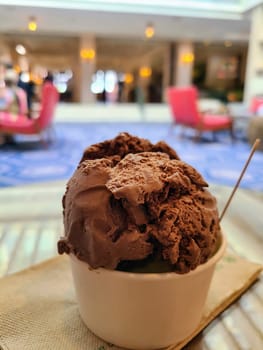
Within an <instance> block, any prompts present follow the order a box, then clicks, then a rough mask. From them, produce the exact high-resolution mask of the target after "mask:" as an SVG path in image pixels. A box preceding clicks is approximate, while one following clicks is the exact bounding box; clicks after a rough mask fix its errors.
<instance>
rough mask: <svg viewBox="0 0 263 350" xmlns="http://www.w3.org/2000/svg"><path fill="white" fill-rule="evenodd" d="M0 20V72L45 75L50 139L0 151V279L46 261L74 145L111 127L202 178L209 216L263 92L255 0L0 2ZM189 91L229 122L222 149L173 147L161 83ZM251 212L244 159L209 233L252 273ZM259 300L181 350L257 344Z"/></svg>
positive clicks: (262, 46) (189, 137) (262, 44)
mask: <svg viewBox="0 0 263 350" xmlns="http://www.w3.org/2000/svg"><path fill="white" fill-rule="evenodd" d="M0 16H1V21H0V65H1V66H2V67H5V69H6V68H8V69H9V68H10V67H11V68H12V69H14V70H16V71H17V73H19V72H21V71H22V72H26V73H29V74H28V77H29V78H30V79H32V80H33V81H34V84H35V89H36V91H37V93H36V95H38V91H41V87H42V83H43V78H44V77H45V75H46V74H47V72H48V71H49V72H52V74H53V76H54V84H55V86H56V87H57V89H58V91H59V93H60V100H59V103H58V104H57V107H56V111H55V115H54V120H53V127H54V130H55V134H54V135H53V139H52V141H51V143H49V144H43V143H42V142H40V138H39V135H37V136H25V135H22V136H21V135H16V141H15V144H14V145H7V146H5V145H0V278H1V277H2V278H5V277H6V276H7V275H12V274H13V273H16V272H19V271H22V270H23V269H26V268H28V267H31V266H34V265H35V264H38V263H41V262H43V261H45V260H46V259H50V258H54V257H55V256H57V245H56V242H57V240H58V238H59V237H60V236H62V235H63V218H62V206H61V199H62V196H63V193H64V192H65V188H66V183H67V181H68V179H69V177H70V176H71V174H72V173H73V171H74V169H75V168H76V167H77V164H78V161H79V159H80V158H81V155H82V152H83V150H84V148H85V147H88V146H89V145H91V144H93V143H96V142H101V141H103V140H104V139H105V138H112V137H114V136H115V135H116V133H118V132H121V131H127V132H130V133H134V134H138V136H141V137H145V138H148V139H150V141H152V142H154V143H155V142H157V141H159V140H160V139H162V140H164V141H166V142H167V143H169V144H170V145H171V146H172V147H174V148H175V149H176V150H177V151H178V152H179V154H181V156H182V159H183V160H185V161H187V162H188V163H190V164H191V165H193V166H194V167H196V168H197V169H198V170H199V171H200V172H201V174H202V175H203V176H204V177H205V179H207V181H208V182H209V190H210V191H211V192H212V193H213V194H214V195H215V197H216V199H217V201H218V207H219V212H222V210H223V208H224V205H225V204H226V202H227V200H228V198H229V196H230V194H231V191H232V189H233V187H234V185H235V183H236V182H237V180H238V177H239V175H240V173H241V170H242V167H243V165H244V164H245V162H246V160H247V158H248V156H249V153H250V150H251V146H252V141H253V140H254V139H253V140H252V139H250V138H249V137H248V129H249V123H250V119H249V118H252V116H251V113H250V112H249V106H250V104H251V101H252V99H253V98H254V97H259V98H260V97H262V96H263V2H262V1H257V0H250V1H249V0H247V1H241V0H229V1H227V0H220V1H212V0H197V1H193V0H192V1H190V0H187V1H177V0H174V1H164V0H163V1H162V0H155V1H154V0H152V1H147V0H144V1H142V0H141V1H135V0H133V1H129V0H123V1H115V0H112V1H106V0H104V1H103V0H98V1H89V0H85V1H84V0H82V1H81V0H76V1H70V0H65V1H59V0H57V1H55V0H54V1H44V0H39V1H37V2H32V1H29V0H22V1H19V0H18V1H12V2H10V1H3V0H0ZM32 21H33V22H34V23H35V25H36V28H35V29H34V30H29V27H28V25H29V23H30V22H32ZM147 31H148V32H147ZM147 33H148V34H147ZM149 33H150V34H149ZM19 45H20V49H21V46H22V47H23V48H24V49H25V51H23V50H22V54H21V50H20V52H19V49H17V47H18V46H19ZM1 74H2V75H4V69H2V70H1V71H0V79H1ZM138 82H139V85H140V87H141V89H142V96H143V97H142V99H140V97H138V95H136V88H137V84H138ZM190 85H195V86H196V87H197V88H198V92H199V99H198V106H199V108H200V110H202V111H203V112H205V111H207V110H209V111H212V113H215V114H224V113H230V114H231V117H232V118H233V121H234V131H235V132H236V140H235V141H234V142H232V140H231V139H230V138H229V136H228V135H227V134H226V133H224V132H222V133H219V135H218V137H217V138H216V139H215V140H214V139H213V138H211V135H210V133H207V134H205V135H204V138H203V139H202V140H201V141H200V142H195V140H194V139H193V133H192V131H191V130H187V131H186V134H185V135H184V137H183V138H181V135H180V133H179V131H180V127H178V128H177V127H176V126H175V127H173V128H172V127H171V125H172V122H173V118H172V114H171V109H170V106H169V103H168V100H167V88H168V87H170V86H176V87H185V86H190ZM38 103H39V101H38V98H36V99H35V101H34V106H35V107H37V106H38ZM261 111H263V110H262V109H261ZM253 117H254V116H253ZM259 117H261V116H259ZM257 118H258V116H257ZM262 121H263V118H262ZM0 122H1V120H0ZM261 125H262V124H261ZM0 128H1V123H0ZM0 130H1V129H0ZM261 132H263V127H262V129H261ZM257 137H258V136H257ZM261 137H263V135H262V136H261ZM262 143H263V140H261V145H262ZM211 167H214V168H213V170H211ZM262 209H263V152H262V150H257V151H256V152H255V154H254V157H253V158H252V160H251V164H250V165H249V167H248V169H247V172H246V174H245V176H244V178H243V180H242V181H241V183H240V186H239V189H238V190H237V192H236V194H235V196H234V197H233V200H232V203H231V205H230V206H229V208H228V211H227V213H226V215H225V217H224V219H223V220H222V223H221V226H222V229H223V231H224V232H226V233H227V240H228V249H229V251H230V252H232V253H234V254H238V255H239V256H241V257H243V258H245V259H248V260H250V261H252V262H255V263H258V264H263V255H262V249H263V231H262V227H263V219H262ZM0 283H1V281H0ZM0 293H1V292H0ZM262 295H263V280H262V276H261V278H260V279H259V281H258V282H257V283H256V284H254V285H253V286H252V288H250V289H249V291H247V292H246V293H245V294H244V295H243V296H242V297H241V299H239V300H238V301H237V302H235V303H234V304H233V305H232V306H230V307H229V308H228V309H227V310H226V311H225V312H224V313H222V314H221V315H220V316H219V317H217V318H216V319H215V320H214V321H213V322H212V323H210V325H209V326H208V327H207V328H206V329H205V330H204V331H203V332H202V333H201V334H200V335H199V336H198V337H196V338H195V339H194V340H193V341H192V342H191V343H190V344H189V345H188V346H187V347H185V349H191V350H200V349H204V350H217V349H231V350H232V349H234V350H239V349H244V348H250V349H253V350H260V349H262V344H263V328H262V315H263V298H262ZM0 312H1V311H0ZM0 338H1V331H0ZM0 348H1V341H0ZM107 349H108V348H107ZM112 349H113V348H112ZM105 350H106V348H105Z"/></svg>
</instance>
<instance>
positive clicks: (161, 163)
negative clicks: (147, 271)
mask: <svg viewBox="0 0 263 350" xmlns="http://www.w3.org/2000/svg"><path fill="white" fill-rule="evenodd" d="M207 186H208V185H207V183H206V182H205V180H204V179H203V177H202V176H201V175H200V174H199V173H198V172H197V171H196V170H195V169H194V168H193V167H191V166H190V165H188V164H187V163H185V162H183V161H181V160H180V159H179V156H178V155H177V153H176V152H175V151H174V150H173V149H172V148H171V147H169V146H168V145H167V144H166V143H165V142H159V143H157V144H152V143H151V142H150V141H148V140H146V139H142V138H139V137H135V136H132V135H129V134H128V133H121V134H119V135H118V136H117V137H116V138H114V139H112V140H108V141H105V142H101V143H98V144H95V145H92V146H90V147H89V148H87V149H86V150H85V151H84V154H83V157H82V159H81V161H80V163H79V166H78V168H77V169H76V171H75V173H74V174H73V176H72V177H71V179H70V180H69V182H68V185H67V189H66V193H65V195H64V197H63V209H64V210H63V215H64V228H65V235H64V237H61V239H60V240H59V242H58V252H59V253H60V254H62V253H67V254H70V253H72V254H74V255H75V256H77V257H78V258H79V259H80V260H83V261H86V262H87V263H88V264H89V265H90V267H91V268H98V267H103V268H107V269H119V267H121V266H125V264H127V265H129V264H130V263H132V262H137V261H146V260H147V259H150V258H151V257H153V256H155V257H156V256H157V257H158V258H159V259H161V260H162V261H163V262H165V263H167V265H169V266H170V267H171V270H172V271H175V272H177V273H186V272H189V271H190V270H193V269H195V268H196V267H197V266H198V265H199V264H202V263H205V262H206V261H207V260H208V259H209V258H210V257H211V256H212V255H213V254H214V252H215V250H216V248H217V241H218V237H219V232H220V227H219V217H218V210H217V203H216V199H215V197H214V196H213V195H212V194H211V193H210V192H209V191H208V190H207V189H206V187H207Z"/></svg>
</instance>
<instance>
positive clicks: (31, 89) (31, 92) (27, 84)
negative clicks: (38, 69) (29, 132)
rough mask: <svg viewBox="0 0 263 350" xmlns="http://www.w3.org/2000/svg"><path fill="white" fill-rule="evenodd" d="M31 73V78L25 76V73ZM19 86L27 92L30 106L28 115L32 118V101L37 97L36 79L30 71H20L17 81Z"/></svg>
mask: <svg viewBox="0 0 263 350" xmlns="http://www.w3.org/2000/svg"><path fill="white" fill-rule="evenodd" d="M26 74H28V75H29V78H28V79H27V77H26V78H24V77H23V75H26ZM17 86H18V87H20V88H21V89H23V90H24V91H25V93H26V96H27V106H28V117H29V118H31V114H32V102H33V99H34V97H35V83H34V81H33V80H32V79H31V78H30V73H26V72H20V73H19V78H18V82H17Z"/></svg>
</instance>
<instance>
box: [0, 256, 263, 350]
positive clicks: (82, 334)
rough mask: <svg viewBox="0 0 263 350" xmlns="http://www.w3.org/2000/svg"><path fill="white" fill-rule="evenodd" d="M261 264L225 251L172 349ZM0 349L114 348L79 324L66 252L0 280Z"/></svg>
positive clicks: (210, 317) (211, 315)
mask: <svg viewBox="0 0 263 350" xmlns="http://www.w3.org/2000/svg"><path fill="white" fill-rule="evenodd" d="M261 270H262V266H261V265H258V264H255V263H252V262H249V261H247V260H244V259H241V258H239V257H238V256H236V255H233V254H230V253H226V254H225V256H224V257H223V259H222V260H221V262H220V263H219V264H218V266H217V268H216V272H215V275H214V278H213V281H212V285H211V289H210V292H209V296H208V300H207V303H206V308H205V311H204V315H203V318H202V321H201V323H200V325H199V327H198V329H196V331H195V332H194V333H193V334H191V335H190V336H189V337H188V338H187V339H185V341H183V342H181V343H180V344H177V345H174V346H170V347H169V350H178V349H181V348H182V347H183V346H184V345H186V344H187V343H188V342H189V341H190V340H191V339H192V338H193V337H194V336H195V335H197V334H198V333H199V332H200V331H201V330H202V329H203V328H204V327H205V326H207V325H208V323H210V322H211V321H212V320H213V319H214V318H215V317H216V316H217V315H219V313H221V312H222V311H223V310H224V309H226V308H227V306H229V305H230V304H231V303H232V302H233V301H234V300H235V299H237V298H238V297H239V296H240V295H241V294H242V293H243V292H244V291H245V290H246V289H247V288H248V287H249V286H250V285H251V284H252V283H253V282H254V281H255V280H256V279H257V278H258V276H259V274H260V272H261ZM0 348H1V349H3V350H36V349H38V350H49V349H50V350H60V349H61V350H76V349H77V350H107V349H111V350H114V349H118V348H117V347H115V346H112V345H110V344H107V343H105V342H103V341H102V340H101V339H99V338H97V337H96V336H95V335H93V334H92V333H91V332H90V331H89V330H88V329H87V328H86V327H85V325H84V324H83V323H82V321H81V319H80V317H79V313H78V307H77V304H76V301H75V295H74V288H73V282H72V277H71V271H70V267H69V263H68V259H67V257H66V256H61V257H57V258H54V259H51V260H48V261H46V262H44V263H42V264H39V265H37V266H35V267H32V268H30V269H27V270H24V271H22V272H20V273H17V274H15V275H12V276H9V277H6V278H2V279H0Z"/></svg>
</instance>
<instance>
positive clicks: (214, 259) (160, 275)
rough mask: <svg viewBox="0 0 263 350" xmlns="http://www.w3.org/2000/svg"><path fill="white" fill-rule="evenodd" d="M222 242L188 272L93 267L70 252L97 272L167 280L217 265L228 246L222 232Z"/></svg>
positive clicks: (197, 272)
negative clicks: (215, 250)
mask: <svg viewBox="0 0 263 350" xmlns="http://www.w3.org/2000/svg"><path fill="white" fill-rule="evenodd" d="M220 236H221V244H220V247H219V248H218V250H217V252H216V253H215V254H214V255H213V256H212V257H211V258H210V259H209V260H207V261H206V262H205V263H203V264H200V265H199V266H197V267H196V268H195V269H194V270H192V271H190V272H187V273H183V274H180V273H177V272H153V273H136V272H126V271H119V270H109V269H105V268H102V267H99V268H96V269H94V268H92V267H90V265H89V264H88V263H87V262H85V261H82V260H80V259H78V258H77V257H76V256H75V255H73V254H70V258H71V259H72V260H73V261H75V262H76V263H77V264H80V265H82V266H85V267H86V268H87V269H89V271H90V272H95V273H100V274H102V273H103V275H108V276H112V277H114V276H115V277H117V276H119V277H121V278H124V279H125V278H127V279H136V280H153V281H154V280H156V279H161V280H167V279H182V278H188V277H190V276H194V275H198V274H200V273H202V272H203V271H204V270H206V269H207V268H209V267H211V266H213V265H215V264H216V263H217V262H218V261H219V260H220V259H221V257H222V256H223V254H224V252H225V250H226V246H227V241H226V237H225V235H224V234H222V233H221V235H220Z"/></svg>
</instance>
